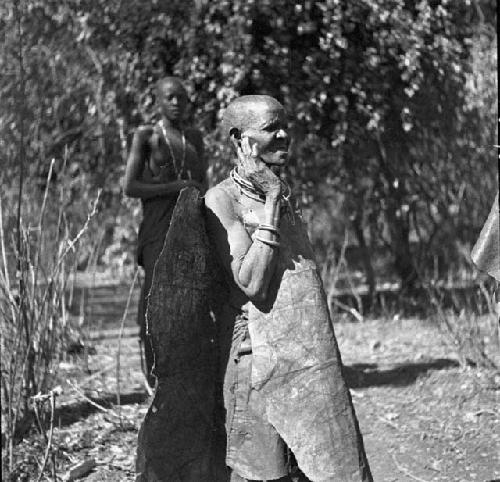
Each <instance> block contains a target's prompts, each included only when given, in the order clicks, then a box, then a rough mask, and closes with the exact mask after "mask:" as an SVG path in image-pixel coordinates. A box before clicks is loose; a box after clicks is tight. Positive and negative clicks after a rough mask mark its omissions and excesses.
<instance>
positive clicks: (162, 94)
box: [158, 82, 188, 122]
mask: <svg viewBox="0 0 500 482" xmlns="http://www.w3.org/2000/svg"><path fill="white" fill-rule="evenodd" d="M187 101H188V99H187V94H186V91H185V90H184V88H183V87H182V86H181V85H179V84H177V83H176V82H163V83H162V84H161V85H160V86H159V87H158V103H159V106H160V111H161V113H162V115H163V116H165V117H166V118H167V119H168V120H169V121H172V122H177V121H179V120H181V119H182V118H183V116H184V113H185V112H186V106H187Z"/></svg>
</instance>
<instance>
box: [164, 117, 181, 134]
mask: <svg viewBox="0 0 500 482" xmlns="http://www.w3.org/2000/svg"><path fill="white" fill-rule="evenodd" d="M161 122H162V124H163V125H164V126H165V128H166V129H176V130H178V131H182V129H183V126H182V121H181V120H178V121H172V120H170V119H168V118H167V117H165V116H162V117H161Z"/></svg>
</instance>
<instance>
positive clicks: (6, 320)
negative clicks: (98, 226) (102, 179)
mask: <svg viewBox="0 0 500 482" xmlns="http://www.w3.org/2000/svg"><path fill="white" fill-rule="evenodd" d="M65 165H66V163H65V162H64V163H63V167H62V173H63V171H64V166H65ZM54 166H55V161H54V160H52V162H51V164H50V168H49V173H48V176H47V181H46V183H45V188H44V190H43V192H40V189H39V188H37V187H36V186H33V185H28V186H26V187H25V192H29V197H28V196H25V197H24V198H23V199H21V200H20V201H19V202H22V207H23V209H22V211H21V212H22V215H20V216H18V219H13V218H14V216H13V215H12V213H13V212H15V210H14V209H12V206H13V204H14V203H13V202H12V199H9V196H8V195H7V194H6V192H8V191H7V190H5V191H3V192H2V193H0V260H1V261H0V265H1V269H0V318H1V326H0V329H1V348H2V350H1V362H2V366H1V402H2V466H3V467H4V470H6V472H7V473H6V474H5V472H4V475H7V476H8V477H10V475H11V473H12V470H13V468H14V465H15V451H14V447H15V443H16V439H17V438H18V437H19V435H21V434H22V432H23V430H25V429H26V428H28V427H29V426H30V422H31V420H32V417H33V414H37V418H38V412H37V407H38V406H37V403H38V402H37V401H38V400H40V397H43V396H47V397H49V398H50V399H51V400H53V398H54V397H53V394H51V391H52V389H53V388H54V382H55V380H56V375H57V367H58V362H59V358H60V355H61V353H62V351H63V349H64V346H65V342H66V341H67V337H68V332H69V330H70V328H71V327H70V324H69V320H68V312H67V300H66V298H67V286H68V282H69V280H70V278H71V274H72V271H74V270H75V269H76V263H75V262H74V258H75V253H76V247H77V246H78V244H79V243H81V241H82V239H84V237H85V235H86V233H87V232H88V229H89V225H90V223H91V221H92V218H93V217H94V216H95V215H96V213H97V205H98V201H99V193H98V194H97V198H96V199H95V201H93V202H92V203H91V204H90V206H88V215H87V217H86V220H85V221H84V222H83V223H82V225H81V226H79V227H78V228H77V227H75V226H74V225H73V223H72V220H71V219H70V217H69V216H68V215H67V208H68V205H69V202H70V201H69V193H68V187H67V183H65V182H64V176H63V175H60V176H59V183H58V185H57V186H56V185H54V183H53V181H52V179H53V177H54V176H53V171H54ZM60 174H61V173H60ZM16 202H17V201H16ZM14 224H17V225H18V227H19V228H18V230H17V237H16V236H14V235H13V231H14V230H13V229H12V227H13V225H14ZM16 238H17V239H16ZM44 436H45V433H44ZM43 468H45V464H44V466H43Z"/></svg>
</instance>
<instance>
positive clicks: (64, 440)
mask: <svg viewBox="0 0 500 482" xmlns="http://www.w3.org/2000/svg"><path fill="white" fill-rule="evenodd" d="M336 332H337V337H338V339H339V344H340V348H341V352H342V355H343V360H344V363H345V365H346V370H347V376H348V381H349V384H350V387H351V393H352V396H353V401H354V404H355V407H356V412H357V414H358V418H359V423H360V427H361V430H362V432H363V435H364V440H365V445H366V450H367V453H368V457H369V461H370V464H371V467H372V472H373V475H374V479H375V481H377V482H406V481H415V480H416V481H427V482H431V481H435V482H437V481H463V482H470V481H481V482H486V481H493V480H496V479H500V460H499V456H498V454H499V450H500V414H499V405H500V404H499V403H498V402H499V401H500V376H499V375H498V373H494V372H491V371H485V370H480V369H465V370H464V369H462V368H460V367H459V365H458V363H457V362H456V360H455V358H454V356H453V354H452V352H451V351H450V349H449V347H448V346H447V345H446V344H445V343H444V341H443V338H442V337H441V335H440V334H439V332H438V331H437V330H436V329H434V328H432V327H430V326H426V325H425V324H423V323H422V322H418V321H416V320H405V321H390V322H389V321H372V322H367V323H364V324H341V325H337V326H336ZM95 348H96V353H95V354H94V355H91V356H90V357H89V364H88V368H89V370H90V373H87V374H83V373H82V365H83V363H82V359H81V358H77V359H75V360H74V361H71V362H70V361H66V362H65V363H63V364H62V365H61V376H62V382H63V388H64V394H63V396H62V397H61V399H60V400H59V405H60V406H61V405H62V407H61V408H60V411H59V412H58V428H56V430H55V442H56V443H57V444H58V445H59V447H60V448H59V452H58V473H59V475H62V474H64V473H66V472H67V470H68V468H69V467H70V466H71V465H72V464H77V463H79V462H81V461H82V460H84V459H85V458H86V457H93V458H94V459H95V461H96V462H97V466H96V467H95V469H94V470H93V471H92V472H91V473H90V474H88V475H87V476H86V477H85V478H84V479H83V480H87V481H94V482H97V481H127V480H134V477H133V466H134V453H135V444H136V437H137V430H138V426H139V424H140V422H141V420H142V418H143V417H144V414H145V412H146V410H147V406H148V395H147V394H146V392H145V389H144V385H143V379H142V375H141V372H140V369H139V366H140V356H139V350H138V343H137V340H136V338H135V337H128V338H125V339H124V340H123V342H122V357H121V360H122V369H121V376H120V385H121V400H122V404H123V405H122V409H121V412H122V424H121V426H120V423H119V419H118V417H117V414H118V407H117V406H116V393H115V392H116V369H115V360H116V349H117V340H116V339H104V340H101V341H99V342H96V344H95ZM66 380H69V381H71V382H72V383H76V384H78V386H80V387H81V388H82V391H83V393H84V394H85V396H88V397H90V398H91V399H92V400H94V401H95V402H97V403H98V404H99V405H101V406H102V407H103V408H105V410H106V411H103V410H102V409H98V408H96V407H95V406H92V405H90V404H89V403H88V402H86V401H85V399H84V398H83V396H82V394H81V393H77V392H75V390H74V389H72V388H71V386H70V385H68V384H67V383H66ZM42 450H43V443H42V439H41V437H40V436H36V435H33V436H31V437H29V438H28V439H26V440H25V441H24V442H23V443H21V445H20V446H18V451H19V453H20V454H22V455H23V460H21V461H20V464H19V467H20V470H19V472H18V474H17V479H16V480H35V479H34V474H35V473H36V460H35V456H36V457H38V460H40V459H41V457H42V453H43V452H42Z"/></svg>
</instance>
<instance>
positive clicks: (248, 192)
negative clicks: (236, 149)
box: [229, 168, 295, 224]
mask: <svg viewBox="0 0 500 482" xmlns="http://www.w3.org/2000/svg"><path fill="white" fill-rule="evenodd" d="M229 177H230V178H231V180H232V181H233V182H234V184H235V185H236V186H237V187H238V189H239V191H240V194H244V195H245V196H246V197H248V198H250V199H254V200H255V201H258V202H260V203H265V202H266V196H265V194H264V193H263V192H261V191H260V190H259V189H257V188H256V187H255V186H254V185H253V184H252V183H251V182H250V181H248V180H247V179H244V178H243V177H241V176H240V175H239V174H238V171H237V170H236V168H235V169H232V170H231V172H230V173H229ZM280 182H281V185H282V186H283V187H284V188H285V193H284V194H281V195H280V212H286V213H287V215H288V219H289V220H290V223H291V224H295V217H294V215H293V209H292V205H291V203H290V197H291V194H292V190H291V189H290V186H289V185H288V183H286V182H285V181H283V180H282V179H280Z"/></svg>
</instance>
